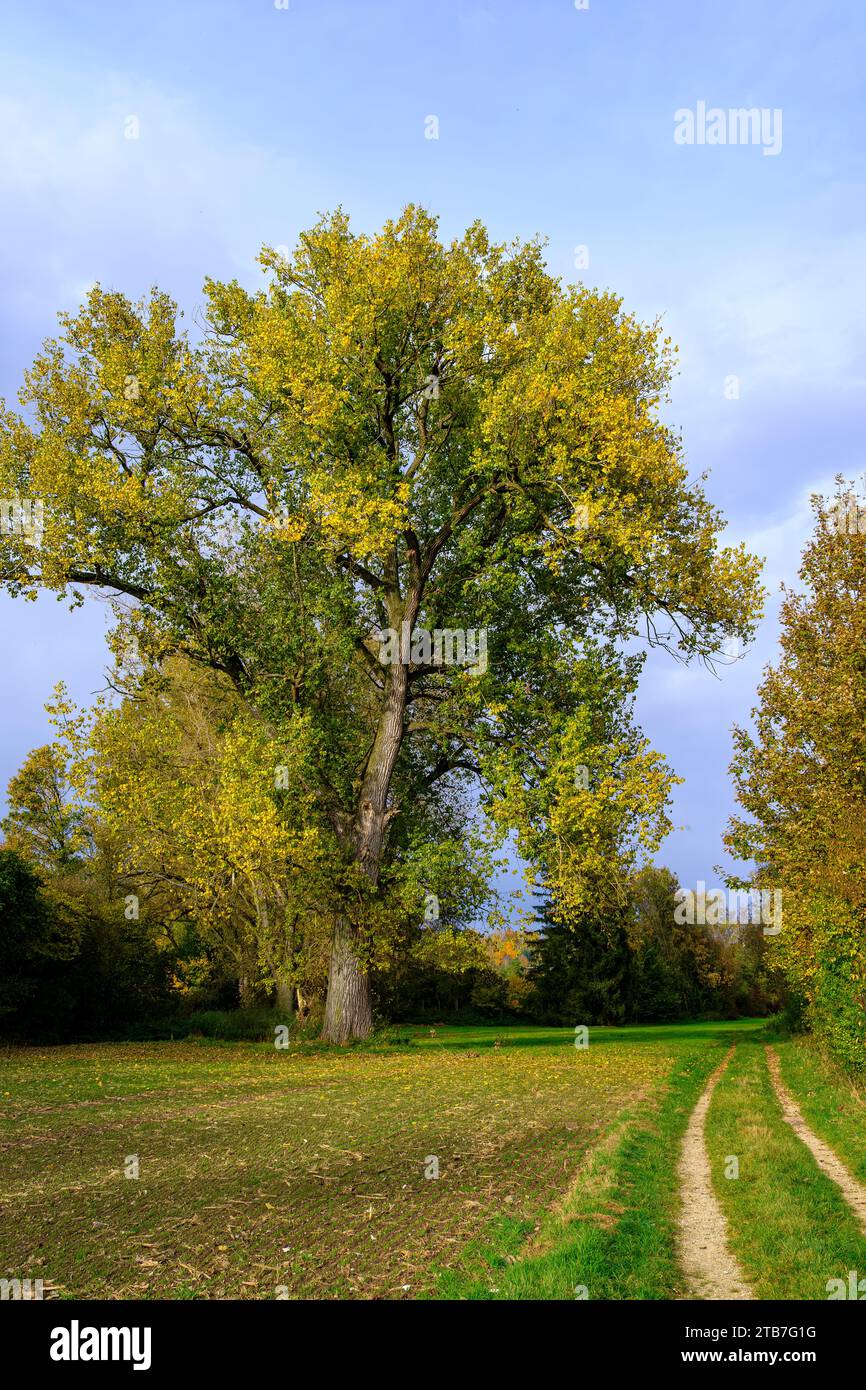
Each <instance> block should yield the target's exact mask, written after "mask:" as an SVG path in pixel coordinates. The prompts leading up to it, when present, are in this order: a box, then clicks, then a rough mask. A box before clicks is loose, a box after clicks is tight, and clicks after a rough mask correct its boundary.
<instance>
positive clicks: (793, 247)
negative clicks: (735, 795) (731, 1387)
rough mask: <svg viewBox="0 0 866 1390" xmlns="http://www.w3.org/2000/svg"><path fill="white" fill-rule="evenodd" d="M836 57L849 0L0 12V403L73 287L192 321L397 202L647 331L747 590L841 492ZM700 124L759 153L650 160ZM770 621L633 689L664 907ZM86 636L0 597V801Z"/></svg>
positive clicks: (849, 203)
mask: <svg viewBox="0 0 866 1390" xmlns="http://www.w3.org/2000/svg"><path fill="white" fill-rule="evenodd" d="M864 48H866V11H864V9H863V6H862V5H860V4H858V3H857V2H856V0H846V3H834V2H833V0H829V3H822V4H820V5H811V4H807V3H804V0H799V3H796V4H786V3H784V0H729V3H726V4H724V5H696V4H695V3H694V0H589V8H588V9H584V10H579V9H577V8H576V6H575V4H574V0H525V2H523V3H521V0H497V2H496V3H493V0H490V3H487V4H469V3H465V4H464V3H460V0H440V3H438V4H436V5H432V4H431V5H426V4H421V3H417V2H414V3H413V2H412V0H380V2H379V3H377V0H354V3H336V0H289V3H288V7H287V8H286V9H281V8H277V7H276V5H275V4H274V3H273V0H244V2H243V3H241V0H234V3H228V0H206V2H205V0H201V2H199V0H191V2H190V0H186V3H184V4H182V5H179V4H177V3H171V4H170V3H167V0H151V3H149V4H148V5H146V6H145V5H124V4H117V3H116V0H114V3H110V4H109V3H70V4H67V5H65V6H63V7H60V6H55V7H51V8H50V10H49V9H47V8H46V7H45V6H18V7H15V8H13V7H8V8H7V11H6V13H5V15H4V26H3V33H2V37H0V204H2V206H3V209H4V215H3V222H4V229H3V230H4V235H3V238H2V245H0V288H2V293H0V394H2V395H5V396H6V397H7V398H11V397H14V395H15V393H16V391H17V389H18V385H19V383H20V377H21V371H22V369H23V368H24V367H25V366H27V365H29V363H30V361H31V360H32V357H33V355H34V353H35V351H36V350H37V348H38V346H39V344H40V342H41V340H42V339H43V337H45V336H46V335H47V334H49V333H51V332H52V331H53V329H54V325H55V314H56V312H57V311H58V310H59V309H68V308H71V307H73V306H74V305H76V304H77V303H78V302H79V300H80V298H81V296H82V293H83V292H84V290H85V289H86V287H87V286H88V285H89V284H91V283H92V282H93V281H94V280H100V281H101V282H102V283H103V284H104V285H107V286H111V287H115V288H118V289H122V290H124V291H126V292H127V293H130V294H132V295H137V294H140V293H142V292H144V291H145V290H146V289H147V288H148V287H149V286H150V285H152V284H158V285H160V286H161V287H162V288H164V289H166V290H168V291H169V292H170V293H171V294H173V295H174V297H175V298H176V299H177V300H178V301H179V302H180V303H181V305H182V306H183V307H184V308H185V309H186V310H187V312H188V313H190V314H191V313H194V311H195V309H196V307H197V306H198V305H199V304H200V303H201V283H202V280H203V278H204V276H205V275H212V276H215V277H218V278H219V277H230V276H237V277H238V278H240V279H241V280H243V281H244V282H246V283H248V284H250V285H254V284H256V283H257V282H258V278H259V272H258V270H257V268H256V266H255V264H254V259H255V256H256V253H257V251H258V249H259V247H260V246H261V244H262V243H264V242H268V243H271V244H278V245H282V244H285V245H289V246H290V245H292V244H293V243H294V241H295V239H296V236H297V233H298V232H299V231H300V230H302V229H303V228H304V227H306V226H308V225H309V224H310V223H311V222H313V221H314V220H315V217H316V214H317V212H318V211H320V210H325V209H329V208H333V207H335V206H336V205H337V204H342V205H343V206H344V207H345V208H346V210H347V211H348V212H349V213H350V214H351V216H352V218H353V220H354V222H355V223H356V225H357V226H358V227H359V228H364V229H369V230H373V229H375V228H376V227H378V226H379V225H380V224H381V223H382V221H383V220H384V219H385V218H386V217H388V216H392V215H394V214H395V213H396V212H397V211H398V210H399V209H400V208H401V207H402V206H403V205H404V204H405V203H407V202H409V201H415V202H422V203H424V204H426V205H427V206H428V207H430V208H431V209H432V210H433V211H435V212H437V213H438V214H439V215H440V217H441V222H442V231H443V234H444V235H445V236H451V235H452V234H456V233H458V232H459V231H461V230H462V229H463V227H464V226H465V225H466V224H467V223H468V222H471V221H473V220H474V219H475V218H481V219H482V220H483V221H484V222H485V223H486V224H487V225H488V227H489V228H490V230H491V232H492V233H493V234H494V235H495V236H496V237H497V238H501V239H504V240H510V239H511V238H512V237H514V236H521V237H529V236H532V235H534V234H535V233H541V234H543V235H544V236H546V237H547V238H548V241H549V246H548V260H549V264H550V267H551V269H552V270H553V271H554V272H555V273H557V274H560V275H562V276H563V277H564V278H565V279H567V280H575V279H578V278H582V279H583V280H585V281H586V282H587V283H590V284H596V285H599V286H604V287H610V288H612V289H614V290H616V291H617V292H618V293H620V294H622V295H623V296H624V299H625V303H626V306H627V307H628V308H629V309H631V310H634V311H635V312H637V313H638V314H639V315H641V316H642V317H644V318H647V319H653V318H655V317H657V316H662V317H663V319H664V322H665V324H666V325H667V329H668V331H669V332H670V333H671V335H672V336H673V338H674V340H675V341H676V342H677V343H678V344H679V347H680V367H681V371H680V375H679V377H678V379H677V382H676V384H675V389H674V397H673V402H672V405H671V408H670V412H669V415H670V419H671V421H672V422H673V423H674V424H676V425H677V426H678V427H680V428H681V429H682V432H683V436H684V439H685V444H686V450H687V455H688V458H689V461H690V466H691V468H692V470H693V471H694V472H695V473H696V474H697V473H700V472H702V471H704V470H709V471H710V478H709V481H708V490H709V492H710V495H711V496H712V498H713V499H714V500H715V501H716V502H717V503H718V504H719V505H720V506H721V507H722V508H723V510H724V512H725V514H726V516H727V517H728V519H729V523H730V528H729V529H730V535H731V537H732V538H734V539H741V538H742V539H745V540H746V541H747V542H748V543H749V544H750V546H751V547H752V548H753V549H755V550H757V551H758V553H760V554H762V555H765V556H766V557H767V561H768V564H767V573H766V580H765V582H766V583H767V584H768V587H770V589H771V590H772V591H773V592H774V593H775V592H777V590H778V585H779V583H780V581H782V580H784V579H786V580H788V581H789V582H790V581H792V580H793V579H794V578H795V576H796V570H797V566H798V557H799V552H800V549H801V547H802V544H803V541H804V540H805V538H806V536H807V534H808V531H809V525H810V523H809V505H808V498H809V494H810V492H812V491H822V490H827V488H828V487H829V486H830V485H831V482H832V478H833V476H834V474H836V473H837V472H843V473H845V474H848V475H849V476H852V477H857V476H860V474H861V473H862V471H863V468H862V457H863V451H862V439H863V433H864V431H863V377H864V350H866V349H864V335H863V331H862V324H863V320H864V309H866V303H864V301H866V293H864V283H866V281H864V275H863V266H864V263H866V230H864V192H866V182H864V142H863V138H862V132H863V130H864V127H866V122H864V104H866V102H864V84H863V82H862V73H863V69H864V57H866V54H864ZM701 101H703V102H705V103H706V104H707V106H708V107H721V108H723V109H725V110H728V109H730V108H737V107H759V108H768V109H770V110H780V111H781V113H782V147H781V150H780V152H779V153H778V154H776V155H766V154H764V152H763V150H762V148H761V147H760V145H751V144H749V145H746V144H742V145H733V144H728V145H724V146H721V145H708V144H704V145H697V144H695V145H681V144H677V143H676V142H675V140H674V129H675V121H674V113H675V112H676V111H678V110H681V109H683V108H689V109H695V108H696V106H697V103H698V102H701ZM130 116H134V117H135V118H136V119H137V121H138V129H139V133H138V138H137V139H134V140H133V139H128V138H125V129H128V125H127V121H128V118H129V117H130ZM430 116H435V117H436V118H437V120H438V127H439V130H438V139H435V140H434V139H427V138H425V125H426V127H427V128H429V124H428V117H430ZM578 246H585V247H586V248H587V249H588V254H589V265H588V267H587V268H585V269H580V270H578V269H576V268H575V248H576V247H578ZM732 376H735V377H736V378H737V380H738V383H739V395H738V397H737V398H736V399H729V398H728V397H729V396H730V389H729V390H728V393H727V395H726V390H725V384H726V380H727V379H728V378H730V377H732ZM775 611H776V602H775V599H774V600H773V602H772V603H771V605H770V609H769V615H768V619H767V622H766V623H765V624H764V626H763V628H762V630H761V634H760V637H759V640H758V642H757V643H756V646H755V647H754V649H753V650H752V651H751V652H750V653H749V654H747V656H746V657H745V659H744V660H742V661H741V662H739V663H737V664H735V665H733V666H731V667H729V668H728V669H726V670H725V671H724V672H723V673H722V676H721V679H718V678H716V677H714V676H713V675H711V674H710V673H708V672H707V671H705V670H703V669H696V670H693V671H692V670H683V669H682V668H681V667H678V666H677V665H675V664H674V663H673V662H672V661H671V660H670V658H667V657H663V656H659V655H653V656H652V657H651V658H650V661H649V663H648V666H647V670H646V676H645V682H644V687H643V689H642V692H641V696H640V701H639V715H640V718H641V720H642V722H643V724H644V727H645V728H646V730H647V732H648V734H649V736H650V737H651V739H652V740H653V742H654V743H655V745H656V746H657V747H658V748H660V749H661V750H663V751H664V752H665V753H666V754H667V755H668V757H669V759H670V760H671V762H672V763H673V765H674V767H675V768H676V770H677V772H678V773H679V774H680V775H681V776H684V777H685V778H686V782H685V785H684V786H683V787H681V788H680V789H679V791H678V793H677V798H676V808H675V809H676V820H677V823H678V825H680V826H683V827H688V828H683V829H680V830H678V831H677V832H676V833H675V834H674V835H673V836H672V837H671V838H670V840H669V841H668V842H667V844H666V845H665V846H664V848H663V851H662V854H661V855H660V859H661V860H662V861H663V862H666V863H668V864H669V865H670V866H671V867H672V868H673V869H675V870H676V871H677V872H678V873H679V874H680V875H681V877H682V880H683V882H685V883H691V884H694V883H695V882H696V881H697V880H698V879H701V878H703V879H707V880H711V879H712V877H713V875H712V867H713V865H714V864H716V863H718V862H719V860H720V858H721V857H722V850H721V840H720V837H721V832H722V829H723V826H724V824H725V821H726V819H727V815H728V814H729V811H730V807H731V790H730V784H729V781H728V778H727V773H726V768H727V764H728V761H729V757H730V750H731V741H730V726H731V724H732V723H733V722H734V721H735V720H740V721H742V720H744V719H746V718H747V717H748V713H749V710H750V708H751V705H752V703H753V698H754V691H755V687H756V684H757V681H758V678H759V675H760V670H761V667H762V666H763V665H764V664H765V662H766V661H767V660H769V659H771V658H772V656H773V651H774V644H775V635H776V629H775ZM104 626H105V614H104V610H103V609H102V608H101V607H100V605H99V604H98V603H90V604H88V605H87V607H86V608H85V609H84V610H83V611H80V612H77V613H74V614H70V613H69V612H68V611H67V609H66V607H65V606H63V605H62V604H58V603H56V601H55V600H54V599H53V598H51V597H49V598H43V599H40V601H39V602H38V603H37V604H35V605H33V604H23V603H13V602H12V601H11V600H9V599H8V598H5V597H0V631H2V638H3V651H4V660H3V662H2V663H0V714H2V719H0V787H5V784H6V781H7V780H8V778H9V776H10V775H11V774H12V772H13V771H14V770H15V769H16V768H17V766H18V765H19V764H20V763H21V761H22V759H23V758H24V756H25V755H26V753H27V752H28V750H29V749H30V748H32V747H33V746H35V745H36V744H38V743H41V742H44V741H45V739H46V738H47V737H48V736H49V727H48V725H47V722H46V719H45V716H44V713H43V709H42V707H43V704H44V701H45V700H46V698H47V697H48V695H49V694H50V691H51V687H52V686H53V684H54V683H55V681H57V680H58V679H63V680H65V681H66V682H67V684H68V685H69V687H70V689H71V691H72V693H73V695H74V696H75V697H76V698H78V699H79V700H88V699H89V698H90V696H91V694H92V693H93V692H94V691H96V690H97V689H98V688H99V687H100V686H101V685H102V683H103V682H102V672H103V669H104V665H105V654H104V645H103V636H102V634H103V632H104Z"/></svg>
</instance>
